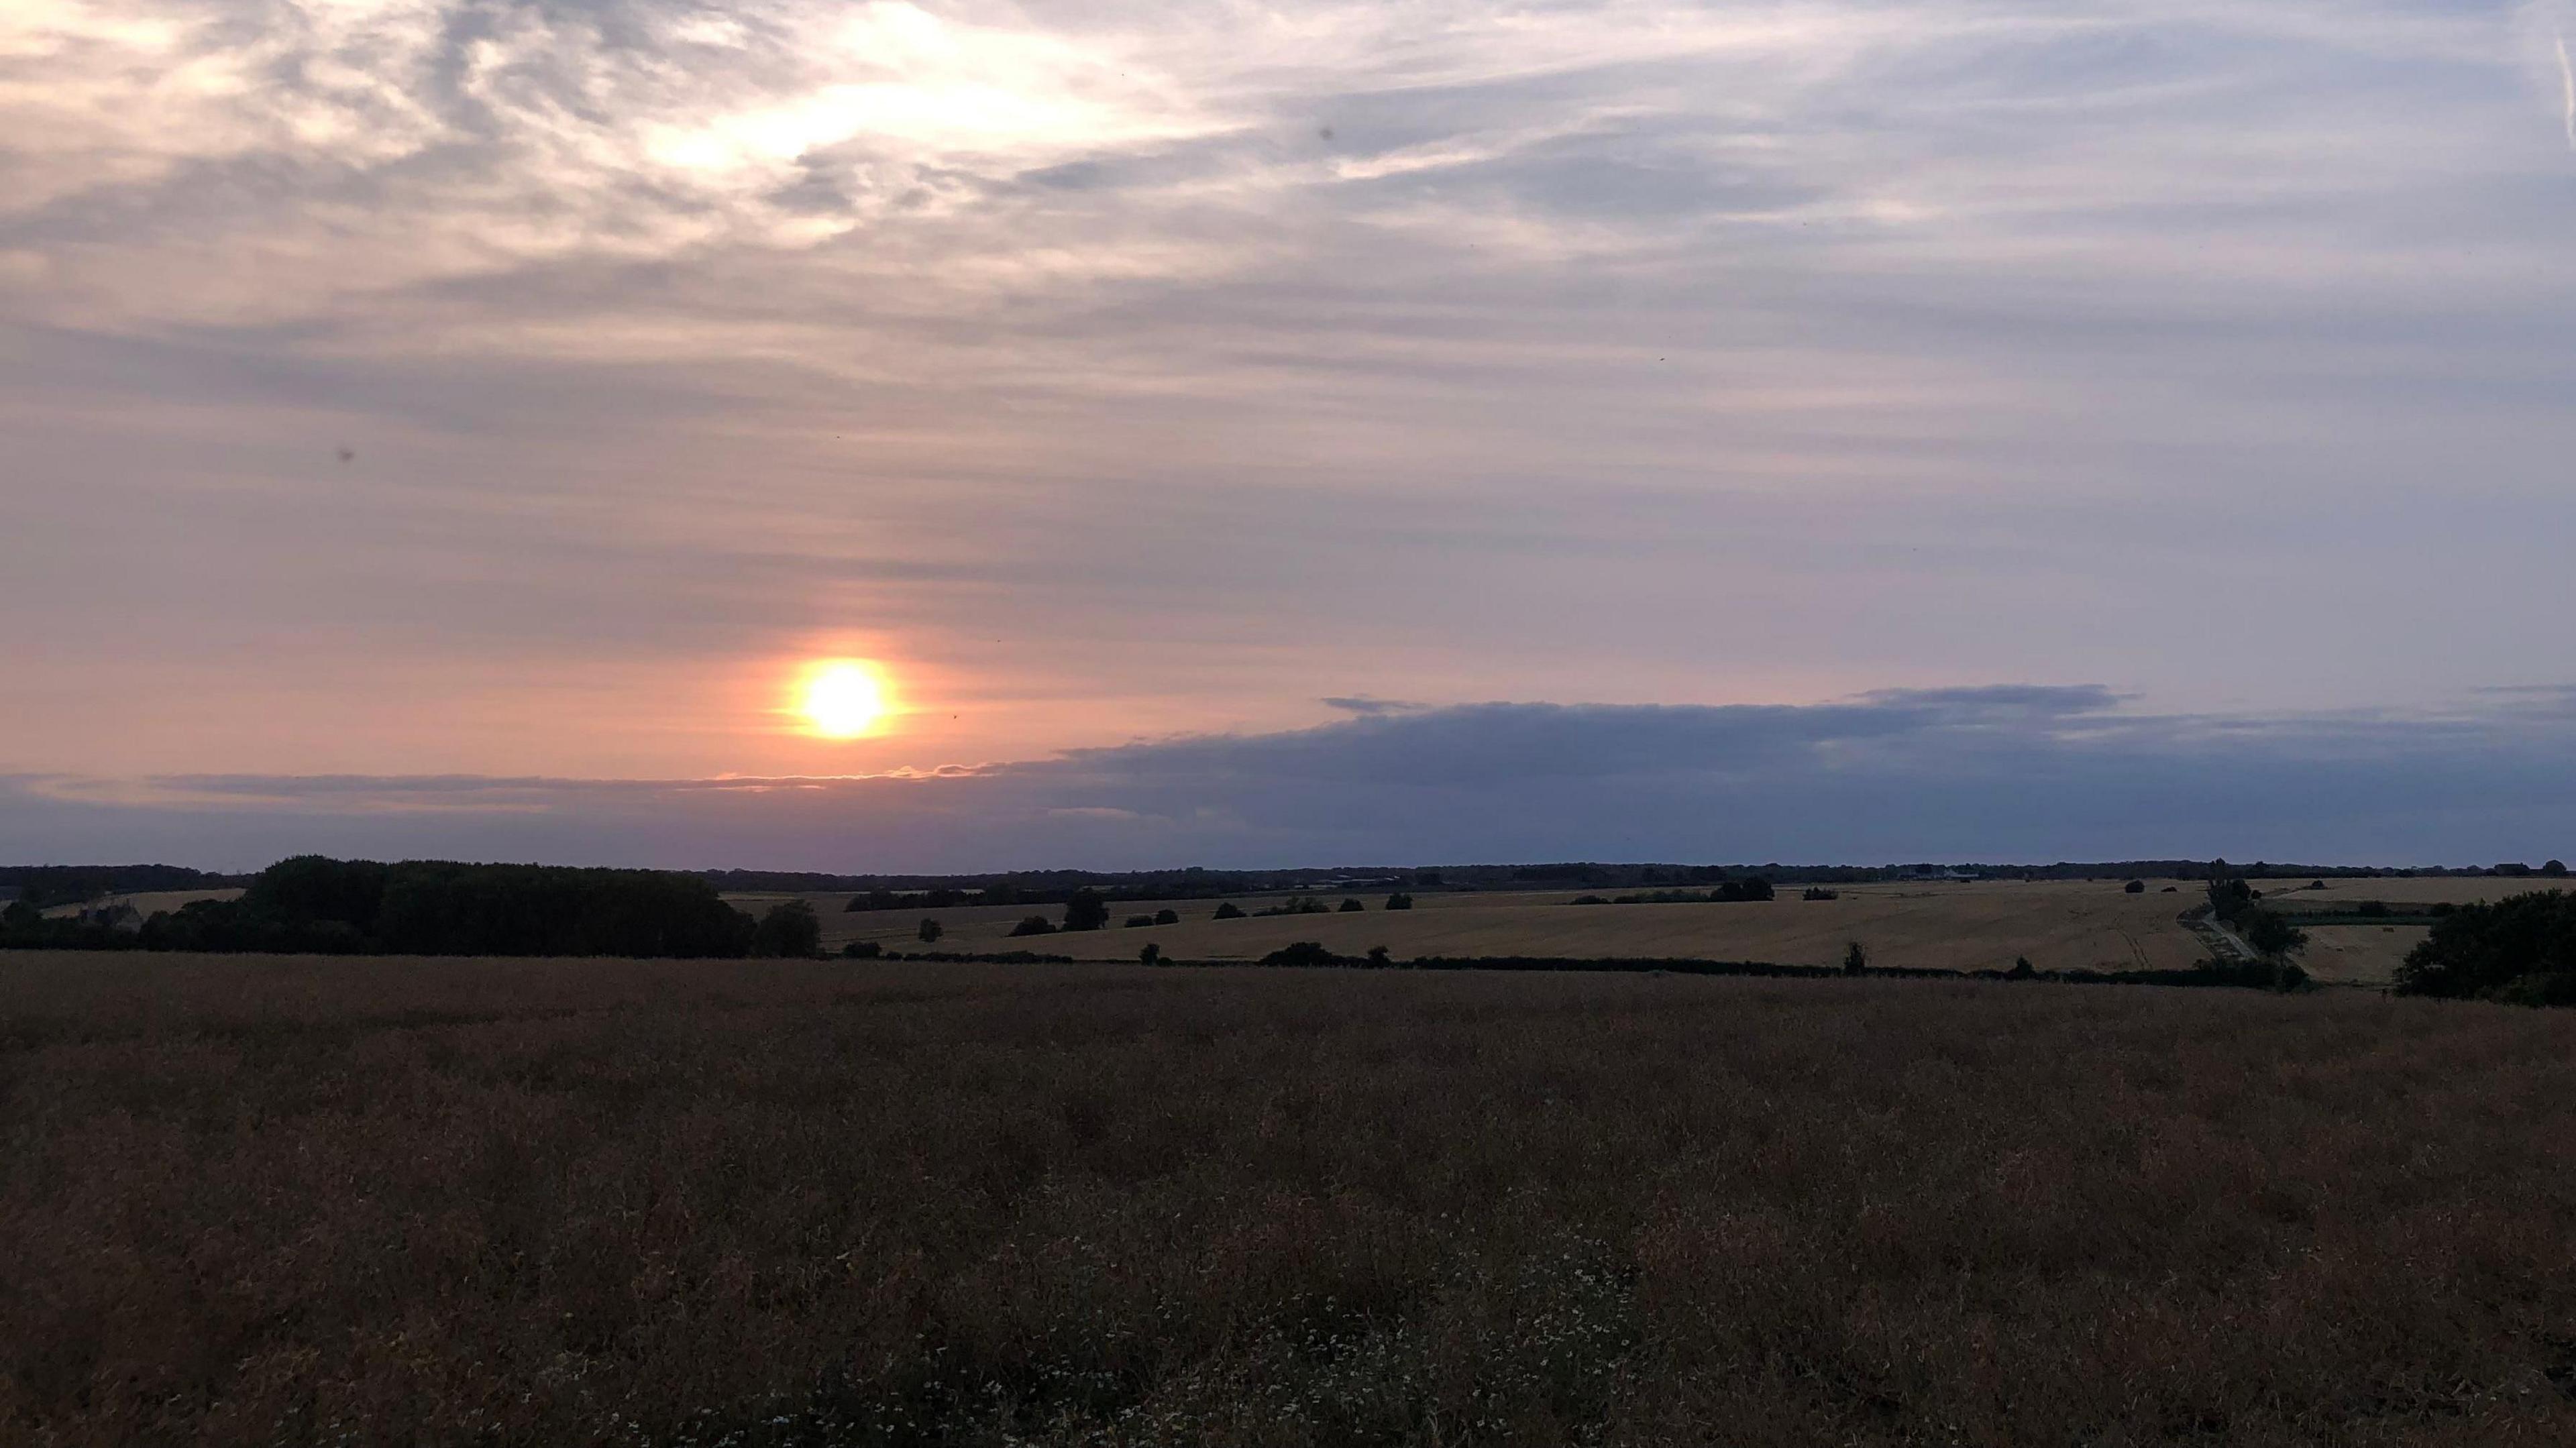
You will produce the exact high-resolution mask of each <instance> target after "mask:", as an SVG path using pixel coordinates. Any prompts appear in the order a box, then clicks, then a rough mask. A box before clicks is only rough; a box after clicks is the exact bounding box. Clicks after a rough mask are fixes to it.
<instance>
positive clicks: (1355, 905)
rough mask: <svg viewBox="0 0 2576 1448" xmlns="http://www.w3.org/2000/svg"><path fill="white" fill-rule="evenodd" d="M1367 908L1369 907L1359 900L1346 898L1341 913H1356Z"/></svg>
mask: <svg viewBox="0 0 2576 1448" xmlns="http://www.w3.org/2000/svg"><path fill="white" fill-rule="evenodd" d="M1367 908H1368V907H1367V906H1366V905H1363V904H1361V903H1360V902H1358V901H1357V900H1344V901H1343V902H1342V911H1341V913H1343V914H1344V915H1356V914H1358V913H1359V912H1361V911H1363V910H1366V909H1367Z"/></svg>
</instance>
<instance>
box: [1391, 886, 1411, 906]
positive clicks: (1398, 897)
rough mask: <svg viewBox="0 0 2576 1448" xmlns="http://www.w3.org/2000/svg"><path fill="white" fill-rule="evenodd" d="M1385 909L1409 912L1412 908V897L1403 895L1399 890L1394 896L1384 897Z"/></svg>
mask: <svg viewBox="0 0 2576 1448" xmlns="http://www.w3.org/2000/svg"><path fill="white" fill-rule="evenodd" d="M1386 908H1387V909H1389V910H1410V909H1412V908H1413V897H1412V896H1410V895H1407V894H1405V893H1404V892H1403V891H1401V890H1398V891H1396V892H1395V893H1394V894H1392V895H1389V896H1387V897H1386Z"/></svg>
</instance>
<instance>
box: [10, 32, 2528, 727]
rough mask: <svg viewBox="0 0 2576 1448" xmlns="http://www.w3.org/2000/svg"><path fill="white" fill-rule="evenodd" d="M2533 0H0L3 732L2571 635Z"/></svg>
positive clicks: (1231, 704) (1943, 663)
mask: <svg viewBox="0 0 2576 1448" xmlns="http://www.w3.org/2000/svg"><path fill="white" fill-rule="evenodd" d="M2562 15H2563V12H2562V11H2561V10H2559V9H2549V8H2544V9H2535V10H2531V11H2529V12H2527V14H2526V15H2525V17H2524V19H2523V21H2522V24H2521V27H2520V28H2515V27H2510V26H2506V25H2503V24H2500V23H2499V16H2498V14H2497V13H2496V12H2495V10H2494V9H2493V8H2492V7H2485V8H2482V7H2465V6H2428V5H2424V4H2421V3H2415V0H2335V3H2329V0H2277V3H2266V4H2262V5H2253V6H2248V5H2238V4H2226V5H2222V4H2218V3H2215V0H2187V3H2179V4H2177V3H2169V0H2160V3H2148V0H2112V3H2105V4H2099V5H2090V6H2085V7H2080V8H2070V7H2068V6H2065V5H2063V4H2058V3H2050V0H1909V3H1905V4H1893V5H1891V4H1880V3H1874V0H1761V3H1754V4H1744V5H1727V6H1709V5H1704V4H1696V3H1683V0H1571V3H1562V4H1545V5H1534V6H1520V7H1510V6H1505V7H1496V6H1494V5H1491V4H1487V3H1476V0H1393V3H1389V0H1300V3H1295V4H1283V5H1213V6H1212V5H1206V4H1184V3H1179V0H1102V3H1097V4H1085V5H1081V6H1060V5H1059V6H1038V7H1032V6H1027V5H1022V4H1016V3H1008V0H941V3H930V0H920V3H909V4H907V3H898V0H875V3H866V4H858V5H849V4H841V3H835V0H721V3H707V4H688V5H671V4H664V3H660V0H595V3H581V4H494V3H487V0H23V3H15V4H9V5H0V435H5V436H7V437H8V438H9V440H10V448H11V452H10V466H9V472H8V479H7V483H6V486H7V487H8V489H9V490H10V495H9V503H10V527H9V528H8V529H7V530H5V531H0V616H5V617H7V618H9V619H10V620H11V621H12V629H11V631H10V634H11V636H10V637H9V638H8V639H7V640H6V641H0V651H5V655H6V657H5V659H0V663H5V665H6V667H7V669H8V672H9V676H10V678H11V681H12V687H11V688H9V689H7V690H0V751H5V753H6V755H7V757H6V758H0V767H12V768H24V769H41V770H47V771H54V770H68V771H74V772H79V771H94V772H105V773H115V774H136V773H147V772H154V771H161V770H200V771H202V770H225V769H257V770H277V769H303V768H313V769H322V768H327V769H334V770H338V769H347V770H357V771H391V772H399V771H405V770H444V769H479V770H486V771H489V772H492V773H496V774H518V773H524V772H529V771H543V772H548V773H580V772H585V771H588V772H596V773H599V774H604V775H638V774H644V775H652V774H667V775H672V776H683V775H693V774H707V775H712V774H716V773H721V772H724V771H728V770H736V771H745V772H753V773H760V774H764V775H768V774H790V773H795V772H798V771H807V770H811V771H816V772H835V771H838V770H840V769H845V768H846V769H850V770H866V771H884V770H889V769H893V768H896V767H899V766H903V765H911V766H914V767H917V768H921V769H932V768H936V767H937V766H939V765H941V764H943V763H958V762H969V761H974V760H980V759H986V758H993V757H1030V756H1033V755H1037V754H1042V753H1045V752H1047V751H1049V750H1051V749H1053V748H1056V747H1059V746H1063V745H1087V744H1104V743H1114V742H1116V741H1119V740H1122V739H1128V738H1132V737H1135V736H1137V735H1139V734H1164V733H1170V732H1174V731H1209V730H1222V729H1228V728H1239V729H1244V730H1249V731H1252V732H1262V731H1268V730H1275V729H1279V728H1283V727H1286V726H1288V725H1290V724H1293V723H1296V722H1298V721H1300V720H1307V719H1311V718H1313V717H1315V713H1316V707H1315V703H1314V701H1315V700H1317V699H1319V698H1323V697H1326V696H1332V697H1336V698H1353V697H1367V698H1377V699H1406V700H1425V701H1433V702H1446V703H1455V702H1458V701H1463V700H1477V699H1492V698H1498V697H1499V698H1526V697H1532V696H1538V697H1579V698H1608V699H1620V700H1630V701H1640V700H1653V699H1665V700H1678V701H1685V702H1688V701H1700V702H1705V701H1710V700H1726V699H1747V698H1755V699H1769V700H1785V699H1802V698H1817V697H1825V696H1832V695H1842V694H1850V693H1854V692H1857V691H1860V690H1864V689H1867V688H1869V687H1871V686H1873V685H1879V684H1890V685H1921V684H1928V683H1934V682H1938V681H1940V680H1944V679H1953V678H1961V677H1970V678H1980V677H1993V676H2004V677H2029V678H2042V679H2055V680H2065V679H2080V678H2096V677H2101V678H2111V679H2116V680H2118V681H2119V683H2120V687H2121V689H2122V691H2123V692H2124V693H2129V694H2136V695H2140V696H2143V698H2144V699H2146V700H2151V701H2154V702H2155V703H2156V705H2157V706H2158V707H2164V708H2181V707H2196V706H2216V705H2219V704H2227V705H2228V706H2230V707H2241V706H2247V705H2249V704H2254V703H2264V704H2273V705H2278V706H2281V707H2315V706H2322V705H2326V704H2356V703H2364V702H2380V703H2390V704H2404V705H2411V706H2430V705H2433V704H2436V703H2438V702H2439V701H2441V700H2442V699H2443V698H2445V697H2446V696H2448V695H2451V694H2454V693H2456V692H2458V691H2459V690H2462V689H2464V688H2468V687H2472V686H2475V685H2481V684H2498V683H2504V684H2510V683H2514V682H2517V681H2529V680H2532V679H2534V678H2551V677H2560V676H2563V675H2565V674H2567V673H2568V672H2570V670H2571V668H2576V635H2568V634H2566V632H2565V631H2563V630H2548V629H2539V628H2531V627H2524V626H2521V625H2519V624H2518V623H2516V622H2515V621H2517V620H2524V619H2536V618H2554V617H2563V616H2565V615H2566V614H2567V613H2568V612H2569V611H2570V609H2571V608H2576V594H2571V592H2570V589H2571V587H2576V585H2571V584H2570V583H2569V581H2568V574H2567V571H2566V570H2565V569H2564V568H2563V567H2561V566H2560V560H2559V558H2558V557H2557V552H2556V550H2555V547H2554V542H2555V540H2556V539H2557V538H2559V537H2563V536H2565V535H2566V534H2567V533H2568V531H2569V530H2570V529H2571V528H2576V496H2571V495H2570V493H2569V491H2568V490H2567V489H2566V488H2565V486H2564V463H2563V459H2564V458H2565V457H2567V456H2569V455H2571V453H2572V452H2576V415H2571V414H2570V413H2569V411H2568V409H2566V408H2565V407H2564V406H2563V399H2564V397H2565V396H2566V392H2567V388H2568V387H2569V386H2570V385H2576V376H2571V374H2570V372H2569V367H2570V361H2569V353H2568V349H2567V348H2566V347H2565V345H2564V338H2565V337H2566V336H2567V335H2569V333H2570V331H2571V330H2576V251H2571V250H2570V248H2568V247H2567V246H2566V245H2565V238H2566V236H2567V234H2568V228H2569V224H2570V222H2571V221H2572V220H2576V198H2571V196H2570V194H2569V191H2568V188H2566V187H2565V186H2564V185H2563V184H2562V183H2563V181H2564V175H2563V171H2564V161H2565V158H2564V157H2563V156H2562V155H2560V154H2558V153H2557V151H2556V149H2555V148H2550V147H2546V146H2545V140H2546V137H2545V135H2541V134H2539V133H2538V132H2537V131H2536V126H2535V122H2536V118H2537V115H2538V113H2537V112H2536V111H2535V109H2534V107H2535V104H2536V102H2535V100H2534V97H2535V95H2545V103H2546V104H2547V105H2548V107H2549V111H2550V113H2552V114H2554V113H2556V112H2558V111H2559V110H2560V109H2562V106H2561V102H2562V100H2563V90H2564V84H2565V82H2566V79H2567V76H2566V71H2565V68H2564V66H2563V65H2562V64H2560V60H2561V56H2560V53H2559V51H2560V47H2559V46H2558V43H2557V40H2558V36H2557V34H2556V33H2553V32H2552V31H2550V30H2549V29H2548V28H2547V27H2548V26H2549V25H2553V24H2556V23H2557V21H2558V19H2560V18H2561V17H2562ZM2561 28H2562V30H2563V28H2564V27H2561ZM2531 82H2539V83H2541V84H2542V85H2544V86H2545V91H2544V92H2535V91H2533V90H2531V89H2529V88H2528V85H2529V83H2531ZM2427 218H2438V219H2439V220H2438V224H2435V223H2434V222H2432V221H2428V220H2427ZM343 448H346V449H348V451H349V453H350V458H349V460H347V461H343V460H342V459H341V450H342V449H343ZM2433 479H2438V480H2440V483H2441V486H2440V487H2438V488H2436V487H2433V486H2430V485H2429V484H2428V481H2427V480H2433ZM2273 619H2311V620H2332V625H2331V626H2319V627H2317V628H2314V629H2312V630H2310V631H2309V632H2308V633H2307V634H2306V635H2305V636H2304V637H2300V638H2298V639H2296V640H2291V639H2288V638H2285V637H2283V636H2281V635H2280V634H2279V633H2278V632H2277V631H2276V629H2275V628H2274V627H2273V626H2272V625H2269V624H2267V623H2263V622H2259V621H2262V620H2273ZM2249 620H2254V621H2258V622H2249ZM845 637H856V638H859V639H862V640H863V641H865V643H866V645H867V647H868V648H870V649H871V650H877V651H883V652H885V653H887V654H889V655H891V656H893V657H894V658H895V660H896V661H897V662H899V663H901V664H903V665H904V666H905V667H906V668H907V669H909V670H911V679H912V681H913V682H914V683H916V684H917V685H918V688H917V690H916V692H918V693H921V694H922V695H923V696H924V697H925V698H929V697H930V696H933V695H935V696H936V699H937V702H938V704H939V706H940V712H939V713H938V714H937V715H936V717H935V718H934V717H932V716H929V715H928V714H927V713H925V716H924V721H923V722H924V724H925V726H926V725H927V724H930V723H936V724H937V725H938V726H939V727H938V728H937V729H931V728H928V727H924V728H922V729H920V730H917V731H914V732H912V733H908V734H905V735H903V736H901V737H899V738H898V739H896V740H893V741H890V742H887V743H885V744H884V745H882V746H881V747H875V748H874V752H864V751H863V752H861V753H859V754H856V755H853V756H849V757H837V756H833V757H827V756H823V755H821V754H818V753H815V752H812V751H806V752H799V751H798V750H797V749H796V748H794V747H793V745H792V742H790V741H782V740H781V739H780V738H778V737H777V736H776V735H775V733H774V731H771V730H770V727H769V726H770V724H771V722H772V721H770V720H769V718H768V717H767V715H766V714H765V713H764V710H765V709H766V708H767V707H768V702H769V701H768V700H767V699H766V698H765V697H763V696H762V694H761V685H760V683H759V680H758V679H757V678H755V677H753V675H754V674H756V672H757V669H756V666H757V665H759V664H761V663H763V662H765V661H775V660H777V659H779V658H781V657H783V656H786V655H789V654H791V653H793V652H794V651H797V650H802V649H809V648H813V647H818V646H820V645H821V643H822V641H825V640H839V639H843V638H845ZM833 646H834V647H850V646H851V645H847V644H840V643H835V644H834V645H833ZM2391 658H2396V659H2403V660H2405V661H2407V667H2405V668H2403V669H2390V668H2389V667H2387V660H2389V659H2391ZM173 697H185V698H187V699H189V700H191V701H193V702H192V705H191V707H190V708H188V709H186V710H178V709H165V708H158V707H147V708H140V709H138V708H136V707H134V701H135V700H137V699H144V700H158V699H165V698H173Z"/></svg>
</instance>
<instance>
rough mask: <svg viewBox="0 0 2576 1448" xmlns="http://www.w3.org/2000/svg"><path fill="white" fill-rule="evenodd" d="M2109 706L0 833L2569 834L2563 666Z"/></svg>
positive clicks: (210, 843) (922, 852) (32, 849)
mask: <svg viewBox="0 0 2576 1448" xmlns="http://www.w3.org/2000/svg"><path fill="white" fill-rule="evenodd" d="M1354 704H1357V705H1360V706H1361V707H1357V708H1353V707H1351V706H1352V705H1354ZM2120 704H2121V701H2120V699H2119V698H2118V697H2117V696H2115V695H2113V694H2111V693H2110V692H2108V691H2107V690H2103V689H2100V688H2091V687H2085V688H2041V687H1999V688H1985V689H1958V690H1939V691H1928V692H1924V691H1912V692H1887V693H1879V694H1871V695H1865V696H1862V697H1860V698H1857V699H1854V700H1850V701H1846V702H1841V703H1832V704H1821V705H1804V706H1725V707H1706V706H1670V705H1667V706H1655V705H1645V706H1640V705H1560V704H1501V703H1498V704H1479V705H1467V706H1457V707H1444V708H1420V707H1414V706H1407V705H1402V704H1391V703H1386V702H1384V701H1374V700H1372V701H1345V702H1344V707H1345V711H1346V712H1348V713H1349V714H1350V717H1348V718H1345V719H1342V720H1339V721H1337V722H1334V723H1329V724H1325V725H1322V726H1320V727H1316V728H1311V729H1304V730H1295V731H1288V732H1282V733H1274V734H1260V735H1227V736H1208V737H1189V738H1178V739H1169V740H1161V741H1153V742H1142V743H1136V744H1129V745H1124V746H1121V747H1117V748H1110V749H1096V750H1084V751H1078V752H1074V753H1069V754H1065V755H1062V756H1059V757H1056V758H1053V759H1048V760H1042V761H1032V762H1025V763H1012V764H1000V765H988V766H982V767H979V768H975V769H971V770H948V771H942V772H940V773H939V774H936V775H932V776H927V777H878V778H866V779H768V780H752V779H716V780H648V781H629V780H576V779H543V778H523V779H504V778H487V777H416V778H368V777H349V776H329V777H274V776H259V777H249V776H189V777H166V778H159V779H154V780H149V781H140V782H120V781H105V780H87V779H78V778H70V777H64V776H21V777H17V778H15V779H11V780H8V781H6V782H5V783H0V791H5V793H0V859H8V860H12V861H47V860H53V861H64V860H73V859H139V858H154V859H166V860H170V861H172V862H174V863H190V864H205V865H213V866H221V867H243V866H250V865H256V864H260V863H264V862H266V861H267V860H269V859H271V858H274V857H276V856H279V855H282V854H286V853H291V852H295V851H302V850H322V851H328V852H335V853H349V854H357V853H363V854H371V855H379V856H405V855H441V856H461V857H468V858H507V859H538V860H549V861H565V862H586V863H602V864H643V865H673V866H718V865H727V866H742V867H754V868H812V869H838V870H972V869H982V868H1006V867H1050V866H1082V867H1093V868H1104V869H1115V868H1131V867H1143V866H1161V865H1173V864H1183V863H1197V864H1208V865H1218V866H1267V865H1291V864H1323V863H1356V862H1388V863H1394V862H1423V861H1437V860H1462V861H1463V860H1477V861H1505V862H1508V861H1523V860H1557V859H1603V860H1681V861H1760V860H1773V859H1777V860H1791V861H1816V862H1823V861H1848V862H1884V861H1895V860H1917V859H1938V860H1961V859H1977V860H1989V861H2045V860H2055V859H2104V858H2128V857H2164V856H2203V855H2212V854H2224V855H2227V856H2230V857H2232V858H2238V859H2254V858H2272V859H2296V860H2301V861H2309V862H2317V863H2339V862H2390V863H2398V862H2405V863H2480V862H2489V861H2494V860H2503V859H2531V860H2538V859H2541V858H2543V857H2545V856H2549V855H2565V854H2567V853H2569V851H2570V847H2571V844H2572V843H2576V842H2571V841H2570V839H2569V838H2568V836H2569V833H2570V830H2571V825H2570V822H2571V821H2576V773H2571V771H2570V769H2569V767H2568V760H2569V759H2570V758H2571V757H2576V750H2571V747H2570V746H2571V745H2576V690H2559V689H2548V690H2520V691H2497V692H2493V693H2489V694H2485V695H2482V696H2480V697H2479V698H2477V699H2476V700H2474V701H2473V704H2474V707H2473V708H2468V709H2464V710H2463V711H2461V712H2459V713H2456V714H2452V715H2446V716H2427V715H2420V714H2418V715H2407V716H2396V715H2387V714H2302V715H2287V716H2264V717H2249V716H2210V715H2188V716H2186V715H2140V714H2132V713H2124V712H2121V709H2120Z"/></svg>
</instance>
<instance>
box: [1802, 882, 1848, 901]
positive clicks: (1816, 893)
mask: <svg viewBox="0 0 2576 1448" xmlns="http://www.w3.org/2000/svg"><path fill="white" fill-rule="evenodd" d="M1801 898H1803V899H1808V900H1839V899H1841V898H1843V896H1842V892H1841V891H1839V890H1828V889H1826V888H1825V887H1824V886H1822V885H1810V886H1808V887H1807V892H1806V894H1805V895H1804V896H1802V897H1801Z"/></svg>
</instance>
